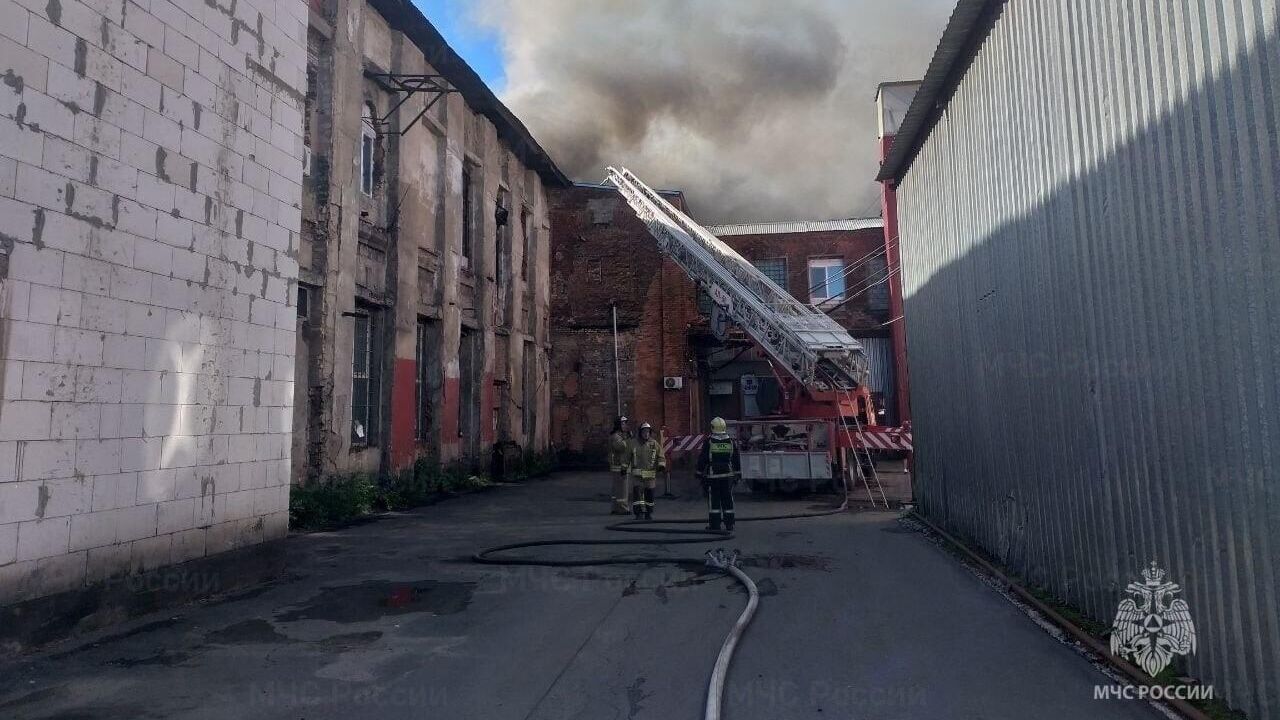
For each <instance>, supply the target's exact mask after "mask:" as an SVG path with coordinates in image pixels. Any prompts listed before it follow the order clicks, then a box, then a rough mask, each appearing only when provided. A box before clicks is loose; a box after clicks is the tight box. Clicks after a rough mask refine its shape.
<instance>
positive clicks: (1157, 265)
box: [899, 0, 1280, 718]
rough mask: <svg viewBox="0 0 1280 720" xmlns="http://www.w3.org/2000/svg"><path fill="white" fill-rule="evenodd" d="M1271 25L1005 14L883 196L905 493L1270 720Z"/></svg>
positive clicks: (1271, 4) (1120, 11)
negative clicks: (901, 342)
mask: <svg viewBox="0 0 1280 720" xmlns="http://www.w3.org/2000/svg"><path fill="white" fill-rule="evenodd" d="M1278 23H1280V12H1278V11H1277V4H1276V2H1275V1H1274V0H1238V1H1236V2H1230V3H1226V2H1223V3H1219V2H1202V1H1200V0H1169V1H1168V2H1164V1H1161V2H1156V1H1154V0H1151V1H1147V0H1141V1H1135V2H1114V1H1113V0H1085V1H1083V2H1082V1H1080V0H1053V1H1051V0H1041V1H1039V2H1033V1H1030V0H1012V1H1011V2H1008V3H1007V4H1006V5H1005V6H1004V8H1003V9H1002V11H1001V14H1000V17H999V18H998V19H997V20H996V22H995V25H994V28H993V29H992V31H991V34H990V35H989V37H988V38H987V39H986V41H985V43H984V44H983V46H982V47H981V48H980V50H979V51H978V53H977V56H976V58H975V59H974V61H973V63H972V65H971V66H970V67H969V68H968V70H967V72H966V73H965V75H964V76H963V78H962V80H961V81H960V84H959V86H958V89H957V91H956V93H955V95H954V97H952V98H951V99H950V101H949V102H948V104H947V106H946V109H945V112H944V113H943V116H942V119H941V120H940V122H939V124H938V125H937V126H936V127H935V128H934V129H933V131H932V134H931V136H930V138H929V139H928V141H927V142H926V143H925V145H924V146H923V148H922V149H921V151H920V153H919V155H918V156H917V158H916V159H915V161H914V163H913V164H912V166H911V168H910V170H909V171H908V173H907V174H906V176H905V177H904V179H903V181H902V183H901V184H900V186H899V202H900V211H901V237H902V248H903V251H902V252H903V258H904V274H905V288H906V318H907V333H908V339H909V349H908V358H909V362H910V368H911V374H912V410H913V420H914V426H915V441H916V461H917V465H916V469H917V492H918V495H919V499H920V502H921V505H922V507H923V509H924V511H925V512H927V513H928V514H929V516H930V517H932V518H935V519H937V520H939V521H940V522H942V523H943V524H944V525H945V526H946V527H948V528H950V529H952V530H955V531H957V532H959V533H961V534H963V535H965V536H967V537H968V538H970V539H971V540H973V541H975V542H977V543H979V544H980V545H981V546H983V547H984V548H986V549H987V550H988V551H990V552H991V553H993V554H994V555H996V556H998V557H999V559H1000V560H1002V561H1003V562H1004V563H1006V564H1007V565H1009V566H1010V567H1011V568H1012V569H1013V570H1015V571H1016V572H1018V573H1020V574H1021V575H1023V576H1024V577H1025V578H1026V579H1027V580H1028V581H1030V582H1031V583H1034V584H1037V585H1041V586H1043V587H1045V588H1047V589H1049V590H1050V591H1051V592H1052V593H1053V594H1055V595H1057V596H1058V597H1060V598H1062V599H1064V600H1066V601H1068V602H1070V603H1072V604H1075V605H1077V606H1079V607H1082V608H1084V609H1085V611H1086V612H1087V613H1088V614H1089V615H1091V616H1093V617H1094V618H1097V619H1099V620H1103V621H1107V622H1109V620H1110V618H1111V617H1112V616H1113V615H1114V614H1115V611H1116V608H1117V605H1118V603H1119V602H1120V601H1121V600H1122V599H1123V598H1124V597H1126V595H1125V592H1124V590H1125V586H1126V584H1127V583H1129V582H1131V581H1133V580H1136V579H1139V578H1140V576H1139V573H1140V572H1141V570H1142V569H1143V568H1144V567H1145V566H1147V565H1149V564H1150V563H1151V562H1152V561H1153V560H1154V561H1155V562H1156V563H1157V564H1159V565H1160V566H1161V567H1162V568H1164V569H1166V570H1168V572H1169V576H1168V577H1169V579H1170V580H1172V581H1173V582H1176V583H1179V584H1181V585H1182V586H1183V588H1184V593H1185V595H1184V596H1185V598H1186V600H1187V602H1188V604H1189V605H1190V610H1191V613H1192V616H1193V618H1194V619H1195V621H1196V623H1197V628H1198V630H1199V649H1198V652H1197V653H1196V654H1195V655H1194V656H1192V657H1191V658H1190V659H1189V661H1188V665H1189V668H1188V669H1189V671H1190V672H1191V673H1192V674H1193V675H1195V676H1197V677H1200V678H1202V679H1203V680H1205V681H1208V682H1212V683H1213V684H1214V685H1215V687H1216V688H1217V691H1218V693H1219V694H1220V695H1221V694H1225V695H1226V696H1227V697H1228V699H1229V700H1230V701H1231V702H1232V704H1234V705H1236V706H1239V707H1242V708H1243V709H1245V710H1246V711H1247V712H1249V713H1250V714H1251V716H1252V717H1257V718H1266V717H1273V718H1274V717H1280V604H1278V602H1280V585H1278V584H1277V578H1278V577H1280V552H1277V551H1278V550H1280V468H1278V461H1277V457H1278V456H1280V412H1278V410H1280V387H1278V383H1277V376H1278V373H1280V200H1278V199H1277V198H1278V197H1280V150H1278V148H1277V145H1278V144H1280V123H1278V120H1277V118H1280V32H1278V30H1277V24H1278Z"/></svg>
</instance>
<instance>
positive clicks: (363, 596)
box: [276, 580, 476, 624]
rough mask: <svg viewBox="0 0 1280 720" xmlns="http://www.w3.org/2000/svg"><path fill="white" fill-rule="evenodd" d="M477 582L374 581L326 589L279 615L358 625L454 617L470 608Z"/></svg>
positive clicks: (288, 618) (289, 619)
mask: <svg viewBox="0 0 1280 720" xmlns="http://www.w3.org/2000/svg"><path fill="white" fill-rule="evenodd" d="M475 586H476V584H475V583H473V582H435V581H431V580H424V581H416V582H389V581H386V580H373V581H369V582H365V583H360V584H357V585H340V586H337V587H328V588H323V589H321V591H320V592H319V593H318V594H317V595H316V596H315V597H313V598H311V599H310V600H309V601H307V602H305V603H303V604H301V605H299V606H297V607H295V608H294V609H292V610H288V611H284V612H280V613H277V614H276V619H277V620H279V621H281V622H293V621H296V620H330V621H333V622H337V623H344V624H345V623H356V622H368V621H371V620H377V619H379V618H382V617H385V616H387V615H406V614H409V613H431V614H433V615H452V614H454V613H460V612H462V611H463V610H465V609H467V606H468V605H470V604H471V595H472V592H473V591H474V590H475Z"/></svg>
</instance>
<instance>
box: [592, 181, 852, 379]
mask: <svg viewBox="0 0 1280 720" xmlns="http://www.w3.org/2000/svg"><path fill="white" fill-rule="evenodd" d="M607 181H608V182H609V184H611V185H613V186H614V187H616V188H617V189H618V192H619V193H621V195H622V197H623V198H624V199H625V200H626V201H627V204H629V205H630V206H631V208H632V209H633V210H635V213H636V216H637V217H639V218H640V220H641V221H643V222H644V224H645V225H646V226H647V227H648V228H649V233H650V234H651V235H653V237H654V239H656V240H657V241H658V248H659V249H660V250H661V251H662V252H663V253H664V254H666V255H667V256H668V257H670V258H671V259H672V260H673V261H674V262H675V263H676V264H677V265H679V266H680V267H681V268H682V269H683V270H684V271H685V272H686V273H687V274H688V275H689V277H690V278H691V279H693V281H694V282H696V283H697V284H698V286H699V287H701V288H702V289H704V290H706V291H707V293H708V294H710V295H711V298H712V300H714V301H715V303H716V304H717V305H719V306H720V307H722V308H724V309H725V311H726V312H727V314H728V315H729V317H731V318H733V321H734V323H736V324H737V325H738V326H739V327H741V328H742V329H744V330H746V332H747V334H749V335H750V336H751V338H752V339H753V340H755V341H756V342H757V343H759V345H760V347H762V348H764V350H765V352H767V353H769V355H770V357H772V358H774V359H775V360H776V361H777V362H779V363H780V364H781V365H782V366H783V367H785V368H786V369H787V371H788V372H789V373H790V374H791V375H793V376H794V377H795V378H796V379H797V380H799V381H800V382H801V383H802V384H803V385H805V386H806V387H809V388H811V389H814V390H821V391H826V390H837V389H843V390H848V389H850V388H853V387H856V386H858V385H860V384H862V383H863V382H865V380H866V376H867V356H866V353H865V352H864V351H863V348H862V345H861V344H860V343H859V342H858V341H857V340H854V339H853V336H851V335H850V334H849V331H847V330H845V329H844V328H843V327H842V326H841V325H840V324H839V323H837V322H836V321H835V320H834V319H832V318H831V316H829V315H827V314H826V313H824V312H822V311H820V310H818V309H817V308H814V307H813V306H811V305H806V304H805V303H802V302H800V301H799V300H796V299H795V298H793V297H791V295H789V294H787V292H786V291H785V290H783V289H782V288H780V287H778V286H777V284H775V283H774V282H773V281H772V280H770V279H769V276H767V275H765V274H764V273H763V272H761V271H760V270H759V269H757V268H756V267H755V266H754V265H752V264H751V263H750V262H749V261H747V259H746V258H744V257H742V256H741V255H739V254H738V253H737V251H735V250H734V249H733V248H731V247H729V246H728V245H727V244H725V243H724V242H723V241H721V240H720V239H719V238H717V237H716V236H715V235H712V234H711V233H710V232H709V231H708V230H707V229H706V228H704V227H702V226H701V225H699V224H698V223H696V222H694V221H693V220H692V219H690V218H689V216H687V215H685V214H684V213H683V212H681V211H680V210H678V209H677V208H676V207H675V206H673V205H672V204H671V203H669V202H667V201H666V199H665V198H663V197H662V196H661V195H660V194H659V193H658V192H657V191H656V190H654V189H653V188H651V187H649V186H648V185H645V184H644V183H643V182H642V181H641V180H640V179H639V178H637V177H636V176H635V175H633V174H632V173H631V172H630V171H629V170H627V169H626V168H622V169H616V168H612V167H611V168H609V175H608V178H607Z"/></svg>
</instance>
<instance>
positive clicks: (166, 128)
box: [0, 0, 307, 613]
mask: <svg viewBox="0 0 1280 720" xmlns="http://www.w3.org/2000/svg"><path fill="white" fill-rule="evenodd" d="M0 6H2V7H0V11H3V16H4V19H3V21H0V75H3V78H4V83H3V84H2V85H0V354H2V357H3V390H2V394H0V604H7V603H12V602H16V601H20V600H24V599H29V598H36V597H44V596H49V595H53V594H55V593H59V592H64V591H76V590H79V589H82V588H84V587H85V586H86V585H87V584H90V583H95V582H99V581H104V580H106V579H108V578H113V577H117V576H122V575H127V574H130V573H139V572H143V571H148V570H151V569H154V568H158V567H160V566H164V565H168V564H171V563H178V562H183V561H187V560H193V559H197V558H202V557H204V556H206V555H213V554H215V553H219V552H221V551H224V550H229V549H231V548H236V547H240V546H245V545H251V544H254V543H259V542H262V541H264V540H267V539H271V538H278V537H282V536H284V534H285V533H286V532H287V528H288V497H289V484H288V483H289V460H288V458H289V433H290V430H291V421H292V416H291V410H290V405H291V404H292V394H293V382H292V379H293V364H294V357H293V356H294V343H295V340H294V332H295V329H294V322H295V320H294V318H295V315H296V311H295V308H294V304H293V299H292V296H291V292H292V288H293V285H294V283H295V280H296V278H297V273H298V270H297V260H296V257H297V254H298V250H299V246H298V230H299V221H300V205H301V186H300V180H301V159H302V155H303V152H302V139H301V137H300V129H301V125H302V123H301V119H300V118H301V113H302V105H303V92H302V90H303V88H304V86H305V70H306V47H305V37H306V30H305V27H306V13H307V7H306V4H305V3H304V2H302V0H277V1H274V2H264V1H263V0H239V2H238V3H230V4H226V3H213V2H208V3H206V2H204V1H203V0H151V1H150V2H146V3H134V2H111V3H105V2H80V1H78V0H53V1H50V2H45V1H44V0H39V1H38V2H37V1H34V0H18V2H17V3H16V4H15V3H14V2H3V3H0ZM40 602H41V603H42V606H43V607H46V608H50V607H62V606H59V605H57V604H56V603H49V602H44V601H40ZM77 608H79V609H81V610H83V611H84V612H86V613H87V612H92V611H93V603H92V602H90V603H87V604H86V603H81V604H80V605H77Z"/></svg>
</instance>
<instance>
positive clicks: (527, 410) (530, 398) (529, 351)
mask: <svg viewBox="0 0 1280 720" xmlns="http://www.w3.org/2000/svg"><path fill="white" fill-rule="evenodd" d="M521 375H522V376H523V377H522V378H521V385H522V386H523V390H524V392H523V393H522V395H523V396H524V397H523V398H522V407H521V410H522V412H521V422H522V424H523V425H524V444H525V446H526V447H533V442H534V435H535V434H536V430H537V428H536V427H534V419H535V417H536V416H535V411H536V410H537V405H538V346H537V345H534V344H533V343H531V342H528V341H526V342H525V344H524V367H523V368H522V372H521Z"/></svg>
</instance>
